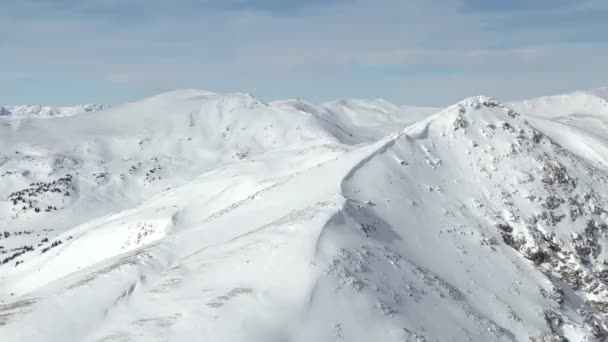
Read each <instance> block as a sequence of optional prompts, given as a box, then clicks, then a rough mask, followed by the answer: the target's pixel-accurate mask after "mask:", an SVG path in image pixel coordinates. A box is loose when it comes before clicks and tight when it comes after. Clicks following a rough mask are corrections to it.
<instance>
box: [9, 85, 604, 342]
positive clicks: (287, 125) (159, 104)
mask: <svg viewBox="0 0 608 342" xmlns="http://www.w3.org/2000/svg"><path fill="white" fill-rule="evenodd" d="M0 253H1V254H0V263H1V264H0V336H1V337H2V341H97V342H101V341H105V342H109V341H195V340H208V341H218V342H219V341H277V342H278V341H294V342H298V341H362V342H363V341H539V342H540V341H603V340H605V339H606V338H607V337H608V88H602V89H594V90H588V91H578V92H574V93H570V94H562V95H556V96H549V97H542V98H534V99H528V100H522V101H514V102H506V103H505V102H500V101H498V100H496V99H494V98H491V97H484V96H476V97H471V98H468V99H465V100H463V101H461V102H459V103H456V104H454V105H451V106H449V107H446V108H419V107H407V106H398V105H394V104H391V103H389V102H388V101H385V100H340V101H334V102H327V103H311V102H307V101H304V100H299V99H293V100H285V101H273V102H269V103H265V102H263V101H261V100H259V99H257V98H255V97H254V96H252V95H250V94H242V93H231V94H218V93H212V92H207V91H201V90H194V89H187V90H176V91H173V92H168V93H163V94H159V95H157V96H153V97H150V98H146V99H143V100H140V101H135V102H131V103H126V104H122V105H117V106H112V107H109V106H99V105H85V106H75V107H59V108H53V107H44V106H2V107H0Z"/></svg>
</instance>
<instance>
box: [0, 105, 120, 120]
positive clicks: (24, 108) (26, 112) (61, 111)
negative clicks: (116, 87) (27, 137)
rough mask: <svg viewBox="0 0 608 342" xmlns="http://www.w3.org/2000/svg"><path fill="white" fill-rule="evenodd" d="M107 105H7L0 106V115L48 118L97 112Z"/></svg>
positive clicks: (107, 107)
mask: <svg viewBox="0 0 608 342" xmlns="http://www.w3.org/2000/svg"><path fill="white" fill-rule="evenodd" d="M109 108H110V107H109V106H107V105H98V104H85V105H78V106H71V107H51V106H39V105H7V106H4V107H2V108H0V115H16V116H29V117H39V118H48V117H53V116H69V115H76V114H81V113H90V112H98V111H102V110H106V109H109Z"/></svg>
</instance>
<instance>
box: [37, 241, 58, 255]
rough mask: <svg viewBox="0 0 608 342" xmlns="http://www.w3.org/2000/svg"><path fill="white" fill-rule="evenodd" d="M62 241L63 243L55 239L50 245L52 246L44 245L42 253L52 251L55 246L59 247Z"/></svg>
mask: <svg viewBox="0 0 608 342" xmlns="http://www.w3.org/2000/svg"><path fill="white" fill-rule="evenodd" d="M62 243H63V241H61V240H55V241H53V243H51V245H50V246H48V247H44V248H43V249H42V253H46V252H48V251H50V250H51V248H55V247H57V246H59V245H61V244H62Z"/></svg>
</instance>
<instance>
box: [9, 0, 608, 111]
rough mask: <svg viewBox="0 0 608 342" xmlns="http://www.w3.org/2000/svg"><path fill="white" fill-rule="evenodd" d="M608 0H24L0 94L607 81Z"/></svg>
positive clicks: (433, 93) (80, 97)
mask: <svg viewBox="0 0 608 342" xmlns="http://www.w3.org/2000/svg"><path fill="white" fill-rule="evenodd" d="M607 15H608V1H605V0H576V1H575V0H308V1H305V0H258V1H253V0H250V1H248V0H173V1H170V0H87V1H84V0H82V1H81V0H19V1H17V0H15V1H5V2H3V3H2V5H1V6H0V103H5V104H6V103H44V104H53V105H59V104H74V103H90V102H96V103H109V104H116V103H120V102H124V101H129V100H135V99H138V98H142V97H145V96H149V95H153V94H156V93H159V92H163V91H167V90H172V89H176V88H199V89H205V90H210V91H217V92H230V91H240V92H249V93H252V94H254V95H256V96H258V97H259V98H261V99H263V100H273V99H282V98H294V97H299V98H305V99H308V100H313V101H321V100H329V99H336V98H344V97H365V98H378V97H382V98H386V99H388V100H391V101H393V102H396V103H400V104H411V105H429V106H442V105H448V104H450V103H453V102H456V101H458V100H460V99H462V98H465V97H468V96H472V95H478V94H484V95H490V96H494V97H497V98H499V99H502V100H511V99H518V98H522V97H530V96H537V95H546V94H553V93H560V92H566V91H571V90H575V89H585V88H593V87H599V86H606V85H608V66H607V64H608V63H607V62H606V61H607V60H608V21H607V20H605V18H606V16H607Z"/></svg>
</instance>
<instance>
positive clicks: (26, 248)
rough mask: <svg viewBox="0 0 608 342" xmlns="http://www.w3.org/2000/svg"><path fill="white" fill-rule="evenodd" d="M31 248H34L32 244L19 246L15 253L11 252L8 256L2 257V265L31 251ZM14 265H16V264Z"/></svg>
mask: <svg viewBox="0 0 608 342" xmlns="http://www.w3.org/2000/svg"><path fill="white" fill-rule="evenodd" d="M33 250H34V247H33V246H23V247H21V249H20V250H19V251H16V252H15V253H13V254H11V255H10V256H7V257H6V258H4V259H2V265H4V264H7V263H9V262H11V261H13V260H15V259H16V258H18V257H20V256H22V255H23V254H25V253H27V252H31V251H33ZM15 266H17V264H16V265H15Z"/></svg>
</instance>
